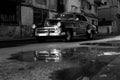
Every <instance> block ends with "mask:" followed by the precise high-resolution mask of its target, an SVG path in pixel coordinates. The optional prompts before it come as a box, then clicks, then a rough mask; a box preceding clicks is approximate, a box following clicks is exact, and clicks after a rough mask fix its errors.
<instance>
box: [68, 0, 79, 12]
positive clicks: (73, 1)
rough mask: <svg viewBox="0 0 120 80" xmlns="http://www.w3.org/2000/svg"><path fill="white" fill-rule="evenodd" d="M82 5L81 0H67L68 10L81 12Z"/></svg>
mask: <svg viewBox="0 0 120 80" xmlns="http://www.w3.org/2000/svg"><path fill="white" fill-rule="evenodd" d="M80 7H81V3H80V0H67V4H66V11H67V12H81V11H80Z"/></svg>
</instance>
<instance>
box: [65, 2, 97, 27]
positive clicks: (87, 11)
mask: <svg viewBox="0 0 120 80" xmlns="http://www.w3.org/2000/svg"><path fill="white" fill-rule="evenodd" d="M65 4H66V6H65V8H66V9H65V11H66V12H77V13H81V14H84V15H85V16H86V17H87V18H88V21H89V22H90V23H92V24H94V25H98V17H97V16H98V12H97V5H96V3H95V2H94V0H66V3H65Z"/></svg>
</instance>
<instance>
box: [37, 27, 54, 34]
mask: <svg viewBox="0 0 120 80" xmlns="http://www.w3.org/2000/svg"><path fill="white" fill-rule="evenodd" d="M48 32H49V33H54V32H55V29H54V28H48V29H43V28H38V29H37V33H48Z"/></svg>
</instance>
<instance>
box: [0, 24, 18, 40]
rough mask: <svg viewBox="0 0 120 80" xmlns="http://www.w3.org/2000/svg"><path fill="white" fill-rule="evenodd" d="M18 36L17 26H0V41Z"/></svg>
mask: <svg viewBox="0 0 120 80" xmlns="http://www.w3.org/2000/svg"><path fill="white" fill-rule="evenodd" d="M17 38H20V27H19V26H2V25H1V26H0V41H1V40H11V39H17Z"/></svg>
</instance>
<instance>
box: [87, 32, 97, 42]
mask: <svg viewBox="0 0 120 80" xmlns="http://www.w3.org/2000/svg"><path fill="white" fill-rule="evenodd" d="M87 37H88V39H90V40H94V39H95V34H94V33H90V34H88V36H87Z"/></svg>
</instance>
